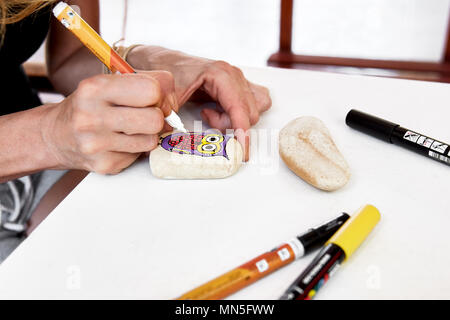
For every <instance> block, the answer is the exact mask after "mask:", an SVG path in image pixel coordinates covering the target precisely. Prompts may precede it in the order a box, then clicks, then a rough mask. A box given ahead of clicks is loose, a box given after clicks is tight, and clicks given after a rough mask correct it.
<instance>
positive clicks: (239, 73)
mask: <svg viewBox="0 0 450 320" xmlns="http://www.w3.org/2000/svg"><path fill="white" fill-rule="evenodd" d="M231 68H232V69H233V71H234V72H235V73H236V74H238V75H239V76H241V77H244V73H243V72H242V70H241V69H239V68H238V67H235V66H231Z"/></svg>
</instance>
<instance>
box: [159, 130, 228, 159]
mask: <svg viewBox="0 0 450 320" xmlns="http://www.w3.org/2000/svg"><path fill="white" fill-rule="evenodd" d="M229 139H230V137H228V136H224V135H222V134H221V133H216V132H215V133H207V132H202V133H199V132H187V133H184V132H175V133H171V134H169V135H167V136H165V137H162V138H161V141H160V144H161V147H162V148H164V149H165V150H167V151H170V152H176V153H179V154H191V155H196V156H201V157H217V156H222V157H225V158H226V159H228V156H227V153H226V146H227V143H228V141H229Z"/></svg>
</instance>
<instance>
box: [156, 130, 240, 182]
mask: <svg viewBox="0 0 450 320" xmlns="http://www.w3.org/2000/svg"><path fill="white" fill-rule="evenodd" d="M169 134H171V133H166V134H164V135H162V136H161V138H160V144H159V145H158V147H156V149H154V150H153V151H151V153H150V160H149V161H150V169H151V171H152V174H153V175H154V176H155V177H157V178H161V179H220V178H226V177H229V176H231V175H233V174H235V173H236V172H237V171H238V170H239V168H240V166H241V164H242V155H243V152H242V147H241V145H240V143H239V142H238V141H237V140H236V139H235V138H233V137H230V138H229V140H228V141H227V143H226V145H225V150H226V155H227V156H228V159H227V158H226V157H224V156H222V155H217V156H199V155H195V154H194V155H192V154H187V153H183V154H180V153H178V152H173V151H168V150H166V149H164V148H163V147H162V146H161V142H162V141H163V139H164V138H165V137H166V136H168V135H169ZM214 134H218V133H217V132H215V133H214ZM219 135H221V134H219ZM205 148H206V149H207V150H209V149H210V148H211V147H210V146H205Z"/></svg>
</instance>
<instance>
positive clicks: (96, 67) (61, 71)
mask: <svg viewBox="0 0 450 320" xmlns="http://www.w3.org/2000/svg"><path fill="white" fill-rule="evenodd" d="M102 68H103V67H102V63H101V62H100V61H99V60H98V59H97V58H96V57H95V56H94V55H93V54H92V53H91V52H90V51H89V50H88V49H86V48H85V47H82V48H80V49H79V50H77V51H75V52H74V53H73V54H72V55H71V56H70V57H69V58H68V59H66V60H65V61H64V62H63V64H61V65H60V66H57V67H56V68H53V70H49V78H50V81H51V82H52V84H53V87H54V88H55V90H56V91H57V92H59V93H61V94H63V95H65V96H68V95H69V94H71V93H72V92H73V91H75V89H76V88H77V87H78V84H79V83H80V81H82V80H84V79H87V78H89V77H92V76H95V75H97V74H101V73H102Z"/></svg>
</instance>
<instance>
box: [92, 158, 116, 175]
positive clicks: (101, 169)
mask: <svg viewBox="0 0 450 320" xmlns="http://www.w3.org/2000/svg"><path fill="white" fill-rule="evenodd" d="M93 169H94V171H95V172H97V173H100V174H111V173H114V172H115V170H117V168H116V166H115V165H114V162H113V161H111V160H109V159H102V160H99V161H97V162H96V163H95V164H94V166H93Z"/></svg>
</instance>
